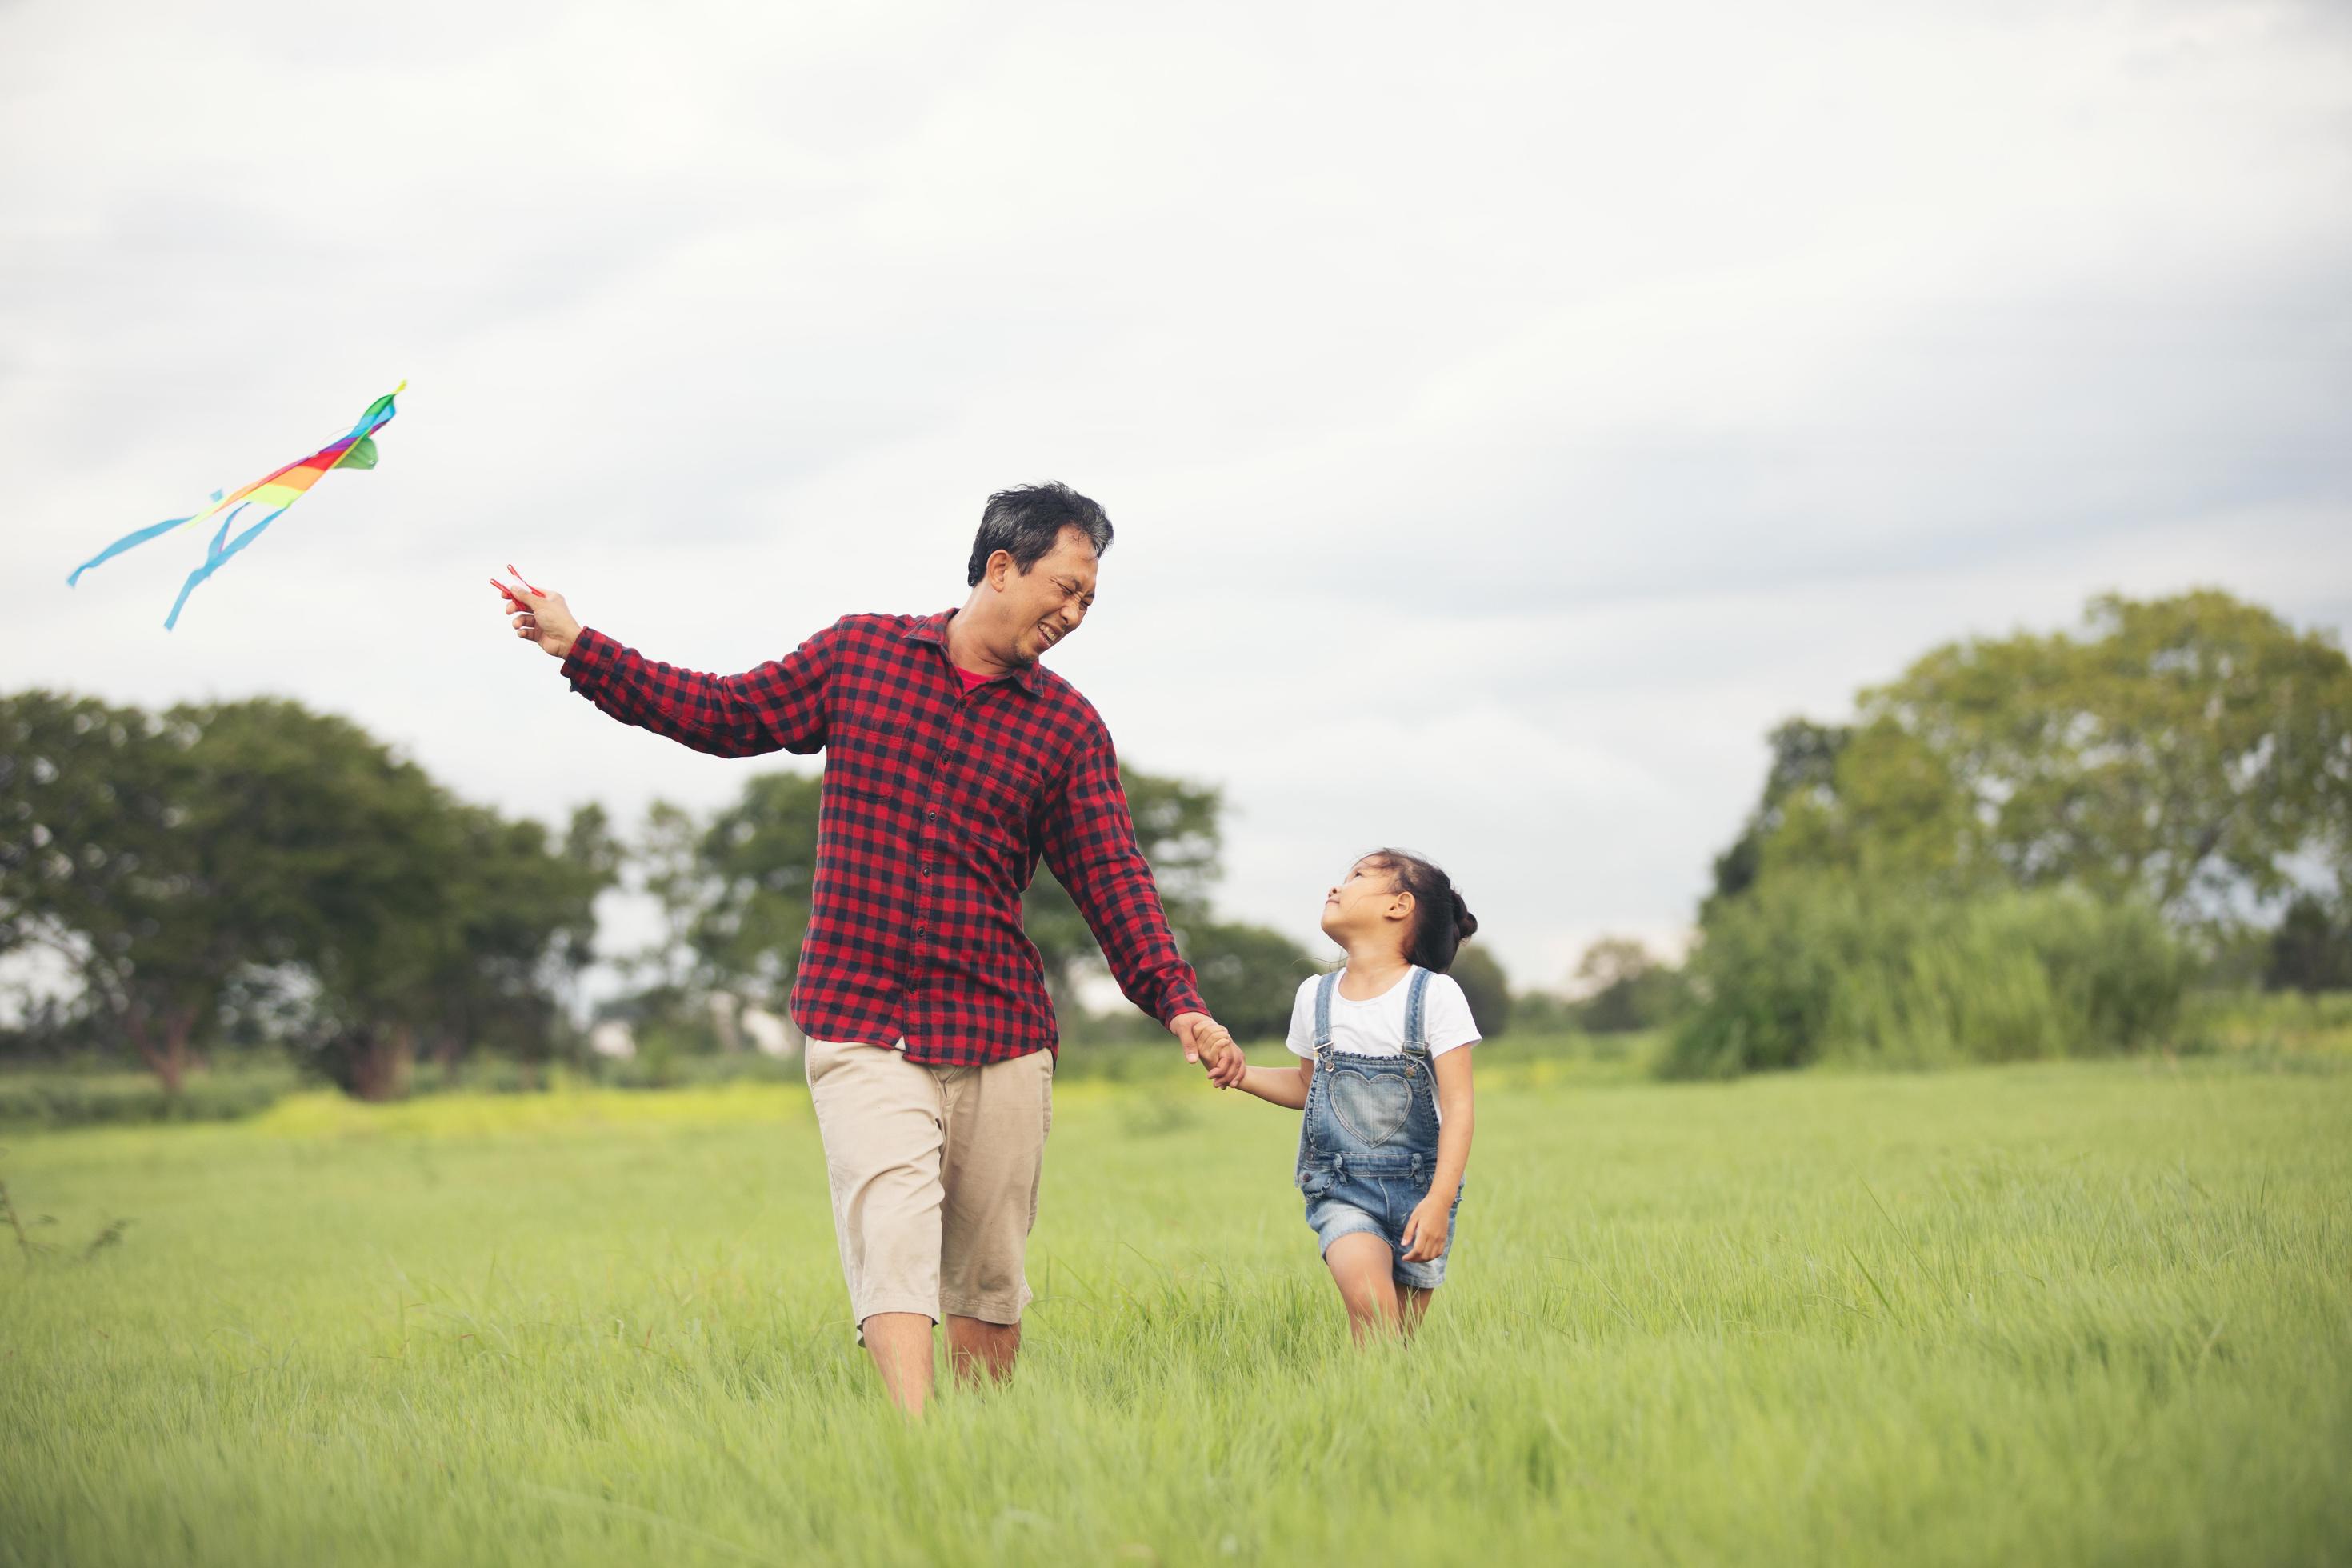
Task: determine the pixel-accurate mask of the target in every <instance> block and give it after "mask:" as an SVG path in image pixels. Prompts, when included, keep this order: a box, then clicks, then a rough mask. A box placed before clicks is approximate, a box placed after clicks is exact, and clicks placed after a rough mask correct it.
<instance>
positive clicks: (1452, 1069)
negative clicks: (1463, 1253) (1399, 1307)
mask: <svg viewBox="0 0 2352 1568" xmlns="http://www.w3.org/2000/svg"><path fill="white" fill-rule="evenodd" d="M1477 1048H1478V1047H1476V1046H1475V1045H1470V1046H1462V1047H1456V1048H1455V1049H1454V1050H1450V1051H1448V1052H1446V1053H1445V1054H1444V1056H1442V1057H1439V1058H1436V1060H1435V1062H1434V1063H1433V1067H1434V1068H1435V1070H1436V1073H1437V1109H1438V1110H1439V1112H1440V1113H1441V1114H1442V1115H1443V1116H1444V1125H1443V1126H1442V1127H1440V1128H1439V1129H1438V1130H1437V1172H1436V1173H1435V1174H1434V1175H1433V1176H1431V1177H1430V1179H1429V1195H1428V1196H1427V1197H1425V1198H1423V1199H1422V1200H1421V1202H1419V1203H1418V1204H1415V1205H1413V1210H1412V1216H1411V1217H1410V1218H1408V1219H1407V1220H1406V1221H1405V1222H1404V1256H1405V1258H1406V1259H1407V1261H1409V1262H1413V1263H1427V1262H1430V1261H1431V1260H1433V1258H1436V1257H1437V1255H1438V1254H1439V1253H1441V1252H1444V1250H1445V1233H1446V1229H1447V1227H1448V1226H1451V1225H1452V1224H1453V1219H1454V1199H1455V1198H1456V1197H1457V1196H1459V1195H1460V1194H1461V1192H1462V1173H1464V1172H1465V1171H1466V1170H1468V1169H1469V1168H1470V1132H1471V1128H1472V1123H1473V1121H1475V1117H1474V1116H1473V1114H1472V1110H1471V1096H1470V1053H1471V1052H1472V1051H1475V1050H1476V1049H1477Z"/></svg>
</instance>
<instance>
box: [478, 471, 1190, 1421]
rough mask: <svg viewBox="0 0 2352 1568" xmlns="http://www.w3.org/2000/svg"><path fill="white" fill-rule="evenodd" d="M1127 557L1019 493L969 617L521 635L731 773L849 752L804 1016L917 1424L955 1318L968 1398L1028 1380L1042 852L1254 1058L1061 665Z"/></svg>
mask: <svg viewBox="0 0 2352 1568" xmlns="http://www.w3.org/2000/svg"><path fill="white" fill-rule="evenodd" d="M1110 542H1111V525H1110V519H1109V518H1108V517H1107V516H1106V515H1104V512H1103V510H1102V508H1100V507H1099V506H1097V505H1096V504H1095V503H1094V502H1093V501H1091V500H1087V498H1086V497H1084V496H1082V495H1079V494H1077V493H1076V491H1074V490H1071V489H1068V488H1067V487H1066V486H1063V485H1058V484H1048V485H1036V486H1028V487H1023V488H1021V489H1009V490H1003V491H999V492H998V493H997V494H995V495H992V496H991V497H989V498H988V505H987V507H986V508H985V510H983V511H982V514H981V523H980V533H979V536H978V538H977V539H976V540H975V541H974V542H973V544H972V551H971V563H970V566H969V569H968V570H967V572H966V574H965V582H966V584H968V586H969V587H970V589H971V594H970V596H969V597H967V598H966V599H965V601H964V604H963V607H962V608H961V609H960V610H950V611H946V612H943V613H940V614H938V615H932V616H845V618H843V619H842V620H839V621H836V622H835V623H834V625H832V626H828V627H826V628H825V629H824V630H823V631H821V632H818V633H817V634H816V635H815V636H814V637H810V638H809V639H808V640H807V641H806V642H804V643H803V644H801V646H800V647H798V648H796V649H794V650H793V652H792V653H790V654H788V655H787V656H785V657H784V658H782V659H779V660H775V661H772V662H770V663H768V664H763V665H761V667H760V668H757V669H754V670H751V671H750V672H748V673H747V674H743V675H734V676H726V677H719V676H709V675H701V674H697V673H695V672H693V671H691V670H685V669H678V668H673V667H672V666H669V665H667V664H659V663H656V662H654V661H653V660H651V659H647V658H644V657H643V656H641V655H639V654H637V653H635V652H633V651H632V650H630V649H628V648H625V647H622V646H621V645H620V644H618V643H616V642H614V640H613V639H612V638H610V637H605V636H604V635H603V634H602V633H600V632H596V631H593V630H590V629H586V628H583V626H581V625H580V623H579V622H578V621H577V620H575V619H574V618H573V617H572V611H571V608H570V607H569V606H568V605H566V604H565V603H564V601H563V597H562V595H560V594H541V593H539V592H537V591H536V590H533V589H530V588H528V587H526V588H524V589H522V590H521V597H520V598H519V599H516V600H514V602H513V607H514V608H516V609H517V611H518V612H519V613H517V614H516V615H515V616H513V625H514V627H515V630H516V633H517V635H519V636H520V637H524V638H525V639H527V640H530V641H532V642H536V643H537V644H538V645H539V646H540V647H542V648H544V649H545V650H546V651H547V652H549V653H551V654H553V655H555V656H556V657H557V658H561V659H562V661H563V673H564V675H565V676H566V677H568V678H569V679H570V680H571V682H572V689H573V690H575V691H577V692H579V693H580V694H581V695H582V696H583V697H585V698H587V699H588V700H590V701H591V702H593V703H594V704H595V705H596V706H597V707H598V708H600V709H602V710H604V711H605V712H606V713H609V714H611V715H612V716H613V717H614V718H615V719H618V720H620V721H622V722H623V723H625V724H635V725H637V726H639V727H641V728H644V729H647V730H651V731H654V732H655V733H656V734H660V735H667V736H668V737H669V738H670V739H671V740H674V741H677V742H682V743H684V744H686V745H688V746H691V747H693V748H694V749H695V750H697V751H700V752H714V753H716V754H718V755H720V756H729V757H742V756H751V755H754V754H756V753H759V752H773V751H787V752H800V753H803V754H806V753H808V752H815V751H818V750H820V749H822V750H823V751H824V752H825V753H826V760H825V772H824V795H823V797H822V800H821V803H820V805H819V807H818V825H817V857H816V879H815V885H814V889H813V900H812V904H813V910H812V913H811V915H810V919H809V929H808V939H807V942H806V943H805V944H804V945H803V948H802V950H801V962H800V970H799V973H798V975H797V976H796V978H795V979H794V981H793V1021H794V1022H795V1023H797V1024H798V1025H799V1026H801V1030H802V1032H803V1034H805V1035H806V1036H807V1037H808V1049H807V1064H808V1079H809V1092H810V1097H811V1100H813V1102H814V1105H815V1108H816V1117H817V1129H818V1132H819V1134H820V1136H821V1137H822V1138H823V1140H824V1152H825V1165H826V1171H827V1174H828V1178H829V1180H830V1183H831V1185H832V1189H833V1215H834V1228H835V1234H836V1236H837V1237H838V1238H839V1240H840V1243H841V1265H842V1272H843V1274H844V1275H845V1277H846V1279H847V1280H848V1284H849V1296H850V1305H851V1310H852V1311H853V1312H854V1314H855V1315H856V1321H857V1323H858V1331H859V1335H860V1337H861V1339H862V1340H863V1342H864V1343H865V1345H866V1350H867V1352H869V1353H870V1354H871V1355H872V1356H873V1358H874V1363H875V1366H876V1368H877V1371H879V1373H881V1376H882V1382H883V1384H884V1386H885V1388H886V1389H887V1391H888V1393H889V1395H890V1397H891V1398H892V1399H893V1400H894V1401H896V1402H897V1403H898V1405H899V1406H900V1407H901V1408H903V1409H905V1410H907V1411H908V1413H910V1414H920V1413H921V1411H922V1408H923V1405H924V1402H925V1401H926V1400H927V1399H928V1398H929V1394H930V1392H931V1375H932V1374H931V1331H932V1328H933V1327H934V1325H935V1323H936V1322H937V1321H938V1320H939V1318H940V1315H941V1313H942V1311H944V1313H945V1316H946V1321H947V1326H948V1355H949V1362H950V1365H951V1366H952V1367H953V1368H954V1369H955V1372H956V1373H957V1375H958V1376H959V1377H962V1378H966V1379H976V1378H977V1377H978V1376H979V1375H980V1374H981V1373H983V1372H985V1373H988V1374H989V1375H991V1376H993V1377H996V1378H1000V1379H1001V1378H1003V1377H1006V1376H1008V1375H1010V1374H1011V1373H1012V1370H1013V1360H1014V1358H1015V1356H1016V1355H1017V1354H1018V1353H1019V1352H1020V1348H1021V1310H1022V1308H1023V1307H1024V1305H1026V1304H1027V1302H1028V1301H1029V1300H1030V1291H1029V1285H1028V1280H1027V1279H1026V1277H1025V1276H1024V1272H1023V1268H1022V1264H1023V1254H1024V1250H1025V1248H1026V1246H1027V1242H1028V1237H1029V1231H1030V1228H1031V1226H1033V1225H1034V1223H1035V1221H1036V1217H1037V1179H1038V1170H1039V1166H1040V1163H1041V1162H1042V1159H1043V1156H1044V1152H1045V1132H1046V1128H1047V1125H1048V1123H1049V1122H1050V1121H1051V1118H1052V1102H1053V1073H1054V1060H1055V1049H1056V1048H1057V1042H1058V1037H1057V1034H1056V1031H1055V1022H1054V1009H1053V1004H1052V1002H1051V1000H1050V999H1049V998H1048V996H1047V995H1046V993H1045V978H1044V970H1043V967H1042V965H1041V964H1040V963H1039V961H1038V956H1037V950H1036V949H1035V947H1034V946H1033V945H1031V943H1030V942H1029V940H1028V937H1027V935H1026V933H1025V932H1024V931H1023V929H1022V924H1021V893H1022V889H1024V888H1026V887H1027V886H1028V885H1029V880H1030V878H1031V877H1032V876H1033V875H1034V873H1035V871H1036V867H1037V859H1038V857H1039V856H1040V855H1041V854H1042V855H1043V856H1044V857H1045V863H1046V864H1047V865H1048V866H1050V867H1051V868H1053V871H1054V875H1055V877H1057V878H1059V879H1060V880H1061V883H1062V885H1063V887H1065V888H1066V889H1068V890H1069V893H1070V897H1071V898H1072V900H1075V901H1076V904H1077V907H1078V909H1079V910H1080V911H1081V912H1082V913H1083V914H1084V915H1085V916H1086V919H1087V924H1088V925H1089V926H1091V927H1092V928H1093V930H1094V933H1095V936H1096V938H1097V941H1099V942H1101V943H1102V948H1103V952H1104V954H1105V955H1106V956H1107V957H1108V959H1109V960H1110V966H1111V973H1113V974H1114V975H1116V976H1117V977H1118V984H1119V987H1120V989H1121V990H1123V991H1125V992H1126V993H1127V994H1128V997H1129V999H1130V1000H1131V1001H1133V1002H1134V1003H1135V1004H1136V1005H1138V1006H1139V1007H1141V1008H1143V1009H1144V1010H1145V1011H1146V1012H1148V1013H1150V1014H1151V1015H1152V1016H1155V1017H1157V1018H1159V1019H1160V1021H1161V1022H1162V1023H1164V1024H1165V1025H1167V1026H1168V1028H1169V1029H1170V1031H1171V1032H1172V1033H1173V1034H1174V1035H1175V1036H1176V1037H1177V1039H1178V1040H1179V1041H1181V1043H1182V1045H1183V1047H1184V1059H1185V1060H1187V1061H1195V1062H1197V1061H1199V1060H1201V1058H1202V1056H1203V1054H1204V1053H1209V1052H1221V1051H1223V1049H1224V1048H1225V1047H1227V1046H1228V1045H1229V1043H1230V1040H1231V1037H1230V1036H1229V1035H1227V1034H1226V1033H1225V1032H1224V1031H1223V1029H1221V1028H1220V1027H1218V1026H1217V1025H1215V1024H1214V1023H1213V1021H1212V1020H1211V1019H1210V1017H1209V1016H1208V1009H1207V1007H1206V1006H1205V1005H1203V1004H1202V1001H1201V994H1200V990H1199V985H1198V983H1197V982H1196V980H1195V979H1194V976H1193V974H1192V969H1191V968H1190V967H1189V966H1188V965H1187V964H1186V963H1184V961H1183V959H1182V958H1181V956H1179V955H1178V953H1177V951H1176V943H1175V942H1174V940H1173V939H1172V938H1171V935H1170V934H1169V930H1168V919H1167V916H1166V914H1165V913H1164V912H1163V911H1162V910H1161V909H1160V897H1159V892H1158V890H1157V889H1156V888H1155V887H1154V886H1153V883H1152V880H1151V870H1150V866H1149V865H1148V864H1146V862H1145V860H1144V858H1143V854H1142V851H1141V850H1140V849H1139V847H1137V845H1136V841H1135V826H1134V823H1133V822H1132V820H1131V819H1130V818H1129V816H1128V809H1127V796H1126V793H1125V791H1124V790H1123V789H1122V788H1121V787H1120V784H1119V778H1118V758H1117V757H1116V755H1115V754H1114V753H1113V752H1112V749H1111V741H1110V733H1109V731H1108V730H1106V729H1105V728H1104V727H1103V722H1102V720H1101V718H1100V717H1099V716H1098V715H1097V713H1096V712H1095V710H1094V708H1093V707H1092V705H1090V704H1089V703H1088V702H1087V700H1086V699H1085V698H1083V697H1081V696H1079V695H1078V693H1077V691H1076V689H1074V688H1073V687H1071V686H1070V684H1069V683H1068V682H1067V681H1065V680H1063V679H1061V678H1060V677H1059V676H1056V675H1055V674H1053V673H1052V672H1051V671H1049V670H1046V669H1045V668H1042V667H1041V666H1040V665H1039V664H1038V662H1037V661H1038V658H1039V656H1040V655H1042V654H1044V653H1045V650H1046V649H1048V648H1050V647H1055V645H1056V644H1058V643H1060V642H1061V641H1062V639H1063V638H1065V637H1068V636H1069V635H1070V634H1071V633H1072V632H1075V631H1076V630H1077V629H1078V626H1080V624H1081V623H1083V622H1084V621H1085V619H1086V616H1087V611H1088V610H1089V609H1090V608H1092V607H1093V605H1094V601H1095V578H1096V573H1097V567H1098V565H1099V563H1100V561H1101V557H1102V553H1103V552H1104V551H1106V550H1108V549H1109V548H1110Z"/></svg>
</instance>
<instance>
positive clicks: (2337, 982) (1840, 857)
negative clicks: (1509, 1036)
mask: <svg viewBox="0 0 2352 1568" xmlns="http://www.w3.org/2000/svg"><path fill="white" fill-rule="evenodd" d="M2200 975H2202V976H2212V977H2214V978H2217V979H2220V980H2222V981H2224V982H2237V983H2243V982H2247V981H2254V980H2259V981H2260V982H2262V983H2263V984H2269V985H2272V986H2274V987H2290V986H2291V987H2296V988H2301V989H2305V990H2311V989H2322V988H2327V987H2341V986H2346V985H2352V667H2347V661H2346V658H2345V655H2344V652H2343V650H2342V649H2341V648H2340V647H2337V646H2336V644H2335V643H2334V642H2333V641H2332V640H2331V639H2330V638H2329V637H2326V636H2325V635H2324V634H2321V633H2316V632H2297V631H2296V630H2295V629H2294V627H2292V626H2289V625H2288V624H2287V623H2286V622H2284V620H2282V619H2281V618H2280V617H2279V616H2276V615H2274V614H2273V613H2272V612H2271V611H2269V610H2267V609H2264V608H2263V607H2262V606H2260V605H2251V604H2247V603H2245V602H2243V601H2241V600H2238V599H2236V598H2233V597H2231V595H2227V594H2224V593H2221V592H2218V591H2213V590H2201V591H2197V592H2191V593H2187V594H2182V595H2174V596H2171V597H2167V598H2160V599H2154V600H2146V601H2136V600H2132V599H2128V598H2125V597H2122V596H2120V595H2104V596H2101V597H2098V598H2095V599H2094V600H2093V601H2092V602H2091V603H2090V605H2088V607H2087V609H2086V611H2085V613H2084V619H2083V625H2082V626H2081V628H2080V630H2079V631H2060V632H2055V633H2049V634H2040V633H2019V634H2016V635H2013V636H2010V637H1977V638H1970V639H1967V640H1963V641H1958V642H1954V643H1949V644H1946V645H1944V646H1942V647H1936V648H1934V649H1931V650H1930V651H1929V652H1927V654H1925V655H1924V656H1922V657H1921V658H1918V659H1917V660H1916V661H1915V662H1914V663H1913V664H1912V665H1911V667H1910V668H1907V669H1906V670H1905V671H1904V672H1903V673H1902V674H1901V675H1900V676H1899V677H1897V678H1896V679H1894V680H1892V681H1890V682H1887V683H1886V684H1885V685H1883V686H1875V687H1871V688H1866V689H1864V690H1862V691H1861V692H1859V693H1858V694H1857V695H1856V698H1855V702H1854V713H1853V718H1852V719H1851V720H1850V721H1844V722H1836V723H1825V722H1820V721H1812V720H1809V719H1804V718H1794V719H1790V721H1787V722H1785V723H1783V724H1782V725H1780V727H1779V728H1778V729H1776V730H1775V731H1773V732H1772V735H1771V761H1770V763H1769V766H1768V768H1767V770H1766V773H1765V778H1764V784H1763V789H1762V792H1761V797H1760V798H1759V801H1758V803H1757V805H1756V806H1755V808H1754V810H1753V811H1752V812H1751V813H1750V814H1749V815H1748V820H1747V822H1746V823H1745V825H1744V826H1743V827H1742V829H1741V831H1740V833H1739V835H1738V837H1737V839H1736V840H1735V841H1734V842H1733V843H1732V844H1731V845H1730V846H1729V847H1727V849H1726V850H1725V851H1724V852H1723V853H1722V855H1721V856H1719V857H1718V858H1717V859H1716V861H1715V864H1714V876H1713V886H1712V889H1711V890H1710V892H1709V893H1708V895H1707V897H1706V900H1705V901H1704V903H1703V905H1702V907H1701V910H1700V920H1699V941H1698V944H1697V946H1696V950H1695V952H1693V954H1692V957H1691V960H1690V962H1689V963H1688V965H1687V966H1686V970H1685V973H1684V974H1683V975H1682V976H1681V977H1680V984H1679V987H1678V995H1679V998H1680V1001H1681V1009H1680V1016H1679V1018H1678V1020H1677V1026H1676V1029H1675V1038H1674V1041H1673V1044H1672V1047H1671V1050H1670V1052H1669V1055H1668V1058H1667V1066H1668V1067H1669V1068H1670V1069H1672V1070H1677V1071H1683V1072H1687V1073H1695V1074H1713V1073H1722V1072H1733V1071H1740V1070H1746V1069H1750V1068H1770V1067H1786V1066H1796V1065H1801V1064H1802V1063H1804V1062H1807V1061H1811V1060H1815V1059H1820V1058H1824V1057H1848V1058H1863V1059H1872V1060H1880V1061H1896V1062H1932V1061H1937V1060H1943V1059H1949V1058H1966V1059H1984V1058H2006V1057H2037V1056H2053V1055H2063V1054H2069V1053H2072V1052H2077V1051H2098V1050H2111V1049H2129V1048H2132V1047H2137V1046H2143V1045H2147V1044H2149V1043H2151V1042H2154V1041H2156V1040H2158V1039H2160V1038H2162V1037H2163V1036H2164V1035H2165V1033H2166V1031H2167V1029H2168V1027H2169V1026H2170V1025H2171V1024H2172V1022H2173V1020H2174V1017H2175V1015H2176V1013H2177V1010H2178V1008H2179V1002H2180V999H2181V997H2182V994H2183V992H2184V989H2185V988H2186V987H2187V986H2188V985H2189V984H2190V983H2191V982H2192V981H2194V980H2196V979H2197V978H2199V977H2200Z"/></svg>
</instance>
